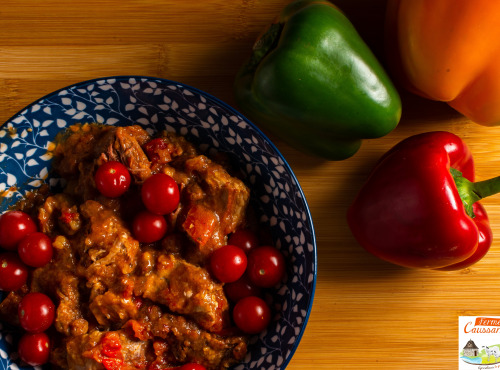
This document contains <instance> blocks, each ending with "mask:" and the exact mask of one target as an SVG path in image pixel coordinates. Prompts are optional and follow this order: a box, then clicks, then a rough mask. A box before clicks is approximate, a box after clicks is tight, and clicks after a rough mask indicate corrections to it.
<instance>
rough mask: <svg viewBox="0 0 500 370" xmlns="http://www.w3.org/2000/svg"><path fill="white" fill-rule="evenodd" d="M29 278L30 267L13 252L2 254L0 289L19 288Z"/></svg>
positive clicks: (0, 261) (0, 257) (0, 259)
mask: <svg viewBox="0 0 500 370" xmlns="http://www.w3.org/2000/svg"><path fill="white" fill-rule="evenodd" d="M27 279H28V267H27V266H26V265H25V264H24V263H23V261H21V259H20V258H19V256H18V255H17V254H15V253H13V252H5V253H1V254H0V290H3V291H9V290H18V289H20V288H21V287H22V286H23V285H24V284H25V283H26V280H27Z"/></svg>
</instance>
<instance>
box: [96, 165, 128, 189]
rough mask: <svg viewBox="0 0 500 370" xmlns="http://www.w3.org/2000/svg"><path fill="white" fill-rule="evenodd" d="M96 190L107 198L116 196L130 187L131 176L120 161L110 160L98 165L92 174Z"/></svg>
mask: <svg viewBox="0 0 500 370" xmlns="http://www.w3.org/2000/svg"><path fill="white" fill-rule="evenodd" d="M94 180H95V186H96V187H97V190H99V192H100V193H101V194H102V195H104V196H105V197H108V198H118V197H119V196H121V195H122V194H124V193H125V192H126V191H127V190H128V188H129V187H130V182H131V177H130V173H129V172H128V169H127V167H125V166H124V165H123V164H122V163H121V162H118V161H110V162H105V163H103V164H102V165H100V166H99V168H98V169H97V171H96V172H95V175H94Z"/></svg>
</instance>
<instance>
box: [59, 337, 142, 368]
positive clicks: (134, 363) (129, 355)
mask: <svg viewBox="0 0 500 370" xmlns="http://www.w3.org/2000/svg"><path fill="white" fill-rule="evenodd" d="M66 351H67V354H68V355H67V366H68V369H74V370H89V369H90V370H92V369H95V370H102V369H108V370H112V369H120V370H131V369H146V365H147V361H146V353H147V351H148V342H143V341H137V340H134V338H133V337H131V336H130V334H129V333H128V332H127V331H125V330H118V331H110V332H101V331H98V330H92V331H91V332H89V333H88V334H84V335H79V336H76V337H72V338H70V339H69V340H67V342H66Z"/></svg>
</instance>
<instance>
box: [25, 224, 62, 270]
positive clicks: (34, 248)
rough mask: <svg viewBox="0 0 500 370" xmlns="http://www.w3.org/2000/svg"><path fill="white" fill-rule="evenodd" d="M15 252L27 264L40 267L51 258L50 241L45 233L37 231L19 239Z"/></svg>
mask: <svg viewBox="0 0 500 370" xmlns="http://www.w3.org/2000/svg"><path fill="white" fill-rule="evenodd" d="M17 252H18V253H19V257H20V258H21V260H22V261H23V262H24V263H25V264H27V265H28V266H31V267H41V266H44V265H46V264H47V263H49V261H50V260H51V259H52V254H53V248H52V241H51V240H50V238H49V237H48V236H47V235H45V234H44V233H41V232H38V231H37V232H34V233H31V234H29V235H27V236H25V237H24V238H23V239H22V240H21V242H20V243H19V247H18V249H17Z"/></svg>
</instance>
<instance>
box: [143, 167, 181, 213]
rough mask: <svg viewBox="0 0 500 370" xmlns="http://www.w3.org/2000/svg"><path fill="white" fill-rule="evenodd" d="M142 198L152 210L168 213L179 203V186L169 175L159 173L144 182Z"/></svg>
mask: <svg viewBox="0 0 500 370" xmlns="http://www.w3.org/2000/svg"><path fill="white" fill-rule="evenodd" d="M141 198H142V202H143V203H144V205H145V206H146V208H147V209H148V210H149V211H150V212H153V213H156V214H158V215H166V214H167V213H171V212H173V211H175V209H176V208H177V206H178V205H179V200H180V194H179V187H178V186H177V183H176V182H175V180H174V179H173V178H171V177H170V176H169V175H167V174H164V173H157V174H155V175H153V176H150V177H149V178H148V179H147V180H146V181H144V184H142V189H141Z"/></svg>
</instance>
